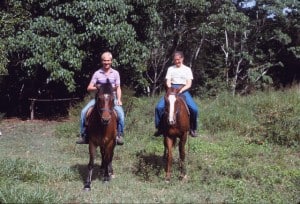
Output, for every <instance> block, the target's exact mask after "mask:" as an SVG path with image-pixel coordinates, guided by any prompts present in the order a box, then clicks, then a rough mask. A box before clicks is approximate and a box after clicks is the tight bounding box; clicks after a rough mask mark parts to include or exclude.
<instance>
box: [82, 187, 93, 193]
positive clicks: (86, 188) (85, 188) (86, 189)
mask: <svg viewBox="0 0 300 204" xmlns="http://www.w3.org/2000/svg"><path fill="white" fill-rule="evenodd" d="M83 191H84V192H89V191H91V187H84V188H83Z"/></svg>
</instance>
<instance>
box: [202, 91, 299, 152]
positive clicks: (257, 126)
mask: <svg viewBox="0 0 300 204" xmlns="http://www.w3.org/2000/svg"><path fill="white" fill-rule="evenodd" d="M203 104H204V108H205V109H206V112H205V114H203V115H202V122H203V127H204V129H206V130H208V131H209V132H211V133H217V132H223V131H231V130H233V131H234V132H236V133H237V134H239V135H241V136H246V137H249V138H250V140H251V141H254V142H258V143H263V142H272V143H275V144H278V145H285V146H299V142H300V95H299V91H298V88H297V87H296V88H294V89H289V90H285V91H277V92H274V91H273V92H259V93H256V94H254V95H250V96H236V97H234V98H233V97H232V96H231V95H229V94H227V93H226V94H222V95H220V96H218V97H217V98H216V99H215V100H213V101H211V100H209V101H204V102H203Z"/></svg>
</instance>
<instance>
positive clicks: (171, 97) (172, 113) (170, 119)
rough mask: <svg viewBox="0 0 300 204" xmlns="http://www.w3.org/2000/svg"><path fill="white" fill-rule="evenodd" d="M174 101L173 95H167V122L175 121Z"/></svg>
mask: <svg viewBox="0 0 300 204" xmlns="http://www.w3.org/2000/svg"><path fill="white" fill-rule="evenodd" d="M175 101H176V97H175V95H169V102H170V111H169V122H170V124H173V123H174V122H175V121H174V109H175Z"/></svg>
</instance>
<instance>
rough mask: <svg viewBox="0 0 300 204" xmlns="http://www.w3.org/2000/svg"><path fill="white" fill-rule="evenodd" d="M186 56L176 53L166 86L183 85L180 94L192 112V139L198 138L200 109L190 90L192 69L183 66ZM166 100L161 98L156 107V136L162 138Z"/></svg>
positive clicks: (167, 75)
mask: <svg viewBox="0 0 300 204" xmlns="http://www.w3.org/2000/svg"><path fill="white" fill-rule="evenodd" d="M183 60H184V55H183V53H182V52H181V51H176V52H175V53H174V55H173V63H174V65H172V66H170V67H169V68H168V70H167V74H166V78H165V79H166V86H167V87H168V88H169V87H175V88H178V87H180V86H182V85H184V86H183V87H182V89H181V90H180V94H182V95H183V98H184V99H185V102H186V104H187V106H188V108H189V111H190V114H191V115H190V126H191V128H190V134H191V136H192V137H197V134H196V130H197V119H198V107H197V104H196V103H195V101H194V100H193V98H192V96H191V94H190V93H189V91H188V89H189V88H190V87H191V86H192V80H193V73H192V70H191V68H190V67H188V66H186V65H184V64H183ZM164 109H165V100H164V97H161V99H160V100H159V102H158V104H157V105H156V107H155V127H156V128H157V131H156V132H155V133H154V136H160V135H161V134H162V127H161V119H162V117H163V114H164Z"/></svg>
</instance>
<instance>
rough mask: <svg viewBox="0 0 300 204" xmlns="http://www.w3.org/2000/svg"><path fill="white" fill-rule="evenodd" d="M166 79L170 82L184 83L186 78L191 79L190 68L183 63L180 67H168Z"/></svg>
mask: <svg viewBox="0 0 300 204" xmlns="http://www.w3.org/2000/svg"><path fill="white" fill-rule="evenodd" d="M166 79H170V80H171V83H172V84H184V85H185V84H186V81H187V80H188V79H193V73H192V69H191V68H190V67H188V66H186V65H184V64H182V65H181V66H180V67H176V66H175V65H173V66H171V67H169V68H168V71H167V74H166Z"/></svg>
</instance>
